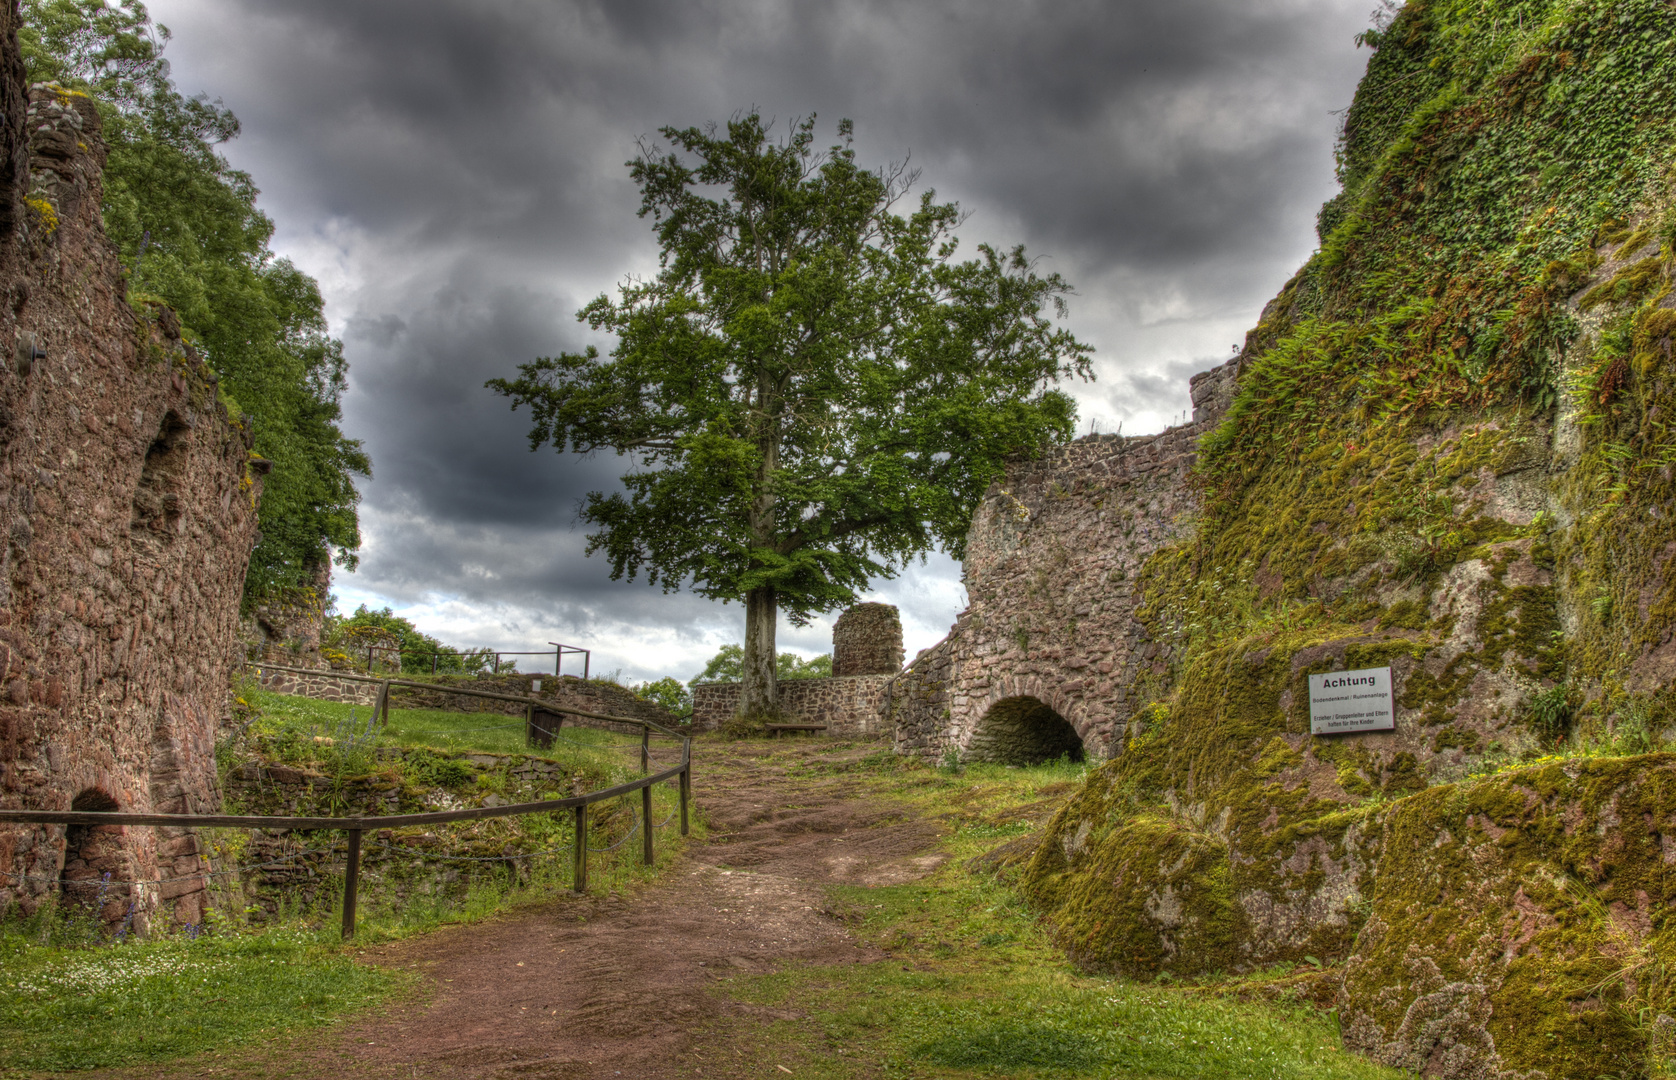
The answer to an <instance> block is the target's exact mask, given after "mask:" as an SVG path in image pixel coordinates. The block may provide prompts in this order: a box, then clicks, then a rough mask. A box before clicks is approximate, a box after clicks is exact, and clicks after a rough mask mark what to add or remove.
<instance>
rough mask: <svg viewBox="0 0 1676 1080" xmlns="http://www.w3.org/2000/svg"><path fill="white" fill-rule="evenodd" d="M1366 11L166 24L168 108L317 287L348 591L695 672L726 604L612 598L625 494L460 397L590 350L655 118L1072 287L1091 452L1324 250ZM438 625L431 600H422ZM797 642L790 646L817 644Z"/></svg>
mask: <svg viewBox="0 0 1676 1080" xmlns="http://www.w3.org/2000/svg"><path fill="white" fill-rule="evenodd" d="M1366 3H1367V0H1275V2H1271V3H1250V2H1231V0H1215V2H1208V0H1207V2H1202V3H1181V2H1179V0H1144V2H1130V3H1111V2H1104V3H1096V2H1074V0H1065V2H1057V3H1047V2H1035V3H1031V2H1001V0H997V2H992V3H976V2H972V0H914V2H905V0H902V2H890V3H886V2H866V0H845V2H829V3H794V2H792V0H695V2H684V3H671V2H649V0H599V2H593V3H588V2H581V0H572V2H564V0H492V2H485V0H453V2H442V0H429V2H426V0H357V2H356V3H348V4H346V3H342V2H341V0H290V2H285V3H274V2H271V0H267V2H257V0H158V2H156V3H154V4H153V5H152V8H153V13H154V14H155V15H156V16H157V18H158V19H159V20H160V21H162V22H165V23H168V24H169V25H171V27H172V28H173V29H174V30H175V33H176V39H175V41H174V43H173V44H172V45H171V46H170V51H169V55H170V57H171V59H172V60H173V61H174V64H175V75H176V78H177V81H178V82H179V84H180V85H181V87H182V89H183V90H185V91H186V92H188V93H193V92H198V91H207V92H209V93H211V94H213V95H218V96H220V97H222V98H223V99H225V101H226V102H227V104H228V105H230V106H231V107H232V108H233V109H234V110H235V111H236V112H237V113H238V115H239V116H240V118H241V119H242V120H243V121H244V135H243V136H242V137H241V139H239V140H238V141H237V142H236V143H234V144H232V145H230V146H229V147H228V148H227V152H228V155H229V157H230V158H231V159H232V160H233V161H234V162H235V163H236V164H238V165H239V166H240V167H242V168H246V169H248V170H249V171H250V172H251V173H252V174H253V175H254V176H255V178H256V180H257V182H258V184H259V185H260V186H261V187H262V188H263V191H264V195H263V205H264V206H265V207H266V208H267V209H268V211H269V212H270V213H271V214H272V215H273V216H274V218H275V219H276V221H277V222H278V225H279V233H278V236H277V238H276V245H277V246H278V247H279V248H280V249H281V250H282V251H284V252H286V253H287V254H290V255H292V256H293V257H294V258H296V259H297V261H298V262H299V263H300V264H301V265H302V266H303V267H304V268H305V269H307V270H309V271H310V272H312V273H315V274H316V275H318V276H319V277H320V278H321V280H322V284H323V286H324V287H325V289H326V292H327V294H328V297H329V301H330V311H331V315H332V317H333V318H334V320H335V325H336V327H337V328H338V330H339V332H340V333H342V334H343V336H344V339H345V343H346V347H347V350H348V355H349V357H350V361H351V364H352V373H351V383H352V390H351V393H350V394H349V396H348V398H347V399H346V402H345V407H346V412H347V424H348V427H349V429H350V431H351V433H352V434H354V435H357V436H359V437H361V438H363V439H365V440H366V442H367V446H368V449H369V450H370V451H371V453H372V455H373V459H374V463H375V470H376V474H377V475H376V479H375V480H374V481H373V482H371V483H369V484H368V485H366V487H365V503H364V507H363V511H364V513H363V518H364V522H365V526H366V533H367V537H368V542H367V547H366V551H365V553H364V557H363V563H362V569H361V571H360V572H359V573H358V574H355V575H352V576H349V575H345V576H341V577H340V580H339V585H340V587H342V588H344V589H345V590H346V591H347V593H348V594H353V595H355V596H366V597H371V598H373V599H375V600H376V599H377V598H379V597H385V598H388V599H390V600H392V601H395V602H398V603H403V604H411V605H416V606H415V607H414V608H413V610H416V611H423V612H424V613H425V614H426V615H427V617H430V618H433V619H435V620H438V621H439V624H440V625H441V626H442V628H444V629H446V630H449V632H452V633H455V634H457V635H464V637H462V638H461V640H465V638H467V637H469V638H471V639H472V640H483V641H492V643H494V644H501V645H511V644H513V643H515V642H524V641H535V640H542V639H540V637H539V635H541V634H554V633H558V634H565V633H569V634H573V635H590V636H591V637H590V640H593V641H596V642H603V643H606V644H604V645H602V648H604V649H605V651H607V652H609V651H611V650H613V649H614V650H616V651H617V655H618V656H619V659H620V662H621V664H622V666H624V667H625V668H626V669H628V672H629V673H630V674H631V675H637V676H638V675H648V674H657V673H660V672H662V671H663V670H664V669H666V668H667V669H668V670H669V671H670V672H673V673H677V674H690V672H688V671H686V670H685V669H686V668H688V667H691V666H692V665H691V658H692V657H695V656H697V657H699V658H700V659H701V658H702V654H707V653H708V652H710V651H713V649H714V645H715V644H718V643H720V642H721V641H725V640H732V639H735V638H737V636H738V633H737V629H736V628H735V625H734V624H736V623H737V622H739V621H740V618H741V616H740V615H739V612H738V609H737V608H732V607H730V608H720V607H718V606H717V605H714V604H710V603H708V602H705V601H702V600H698V599H696V598H693V597H691V596H686V595H683V596H674V597H664V596H661V595H660V594H659V593H657V592H656V591H655V590H650V589H646V588H644V587H643V586H641V585H624V584H621V583H613V582H611V581H609V579H608V576H607V575H608V571H607V568H606V567H605V566H603V565H602V564H601V563H600V562H599V560H598V559H593V560H584V559H583V557H582V554H581V552H582V548H583V546H584V544H585V538H584V534H583V532H582V531H581V530H579V529H576V528H574V527H573V518H574V511H575V507H576V504H577V501H578V499H579V498H580V497H581V495H582V494H583V493H584V492H586V491H588V490H591V489H597V488H600V487H608V486H610V485H611V484H612V482H613V481H614V478H615V477H616V476H617V475H618V474H619V472H620V471H621V467H622V465H623V462H622V461H621V459H617V458H614V457H611V456H609V455H605V456H601V457H598V458H595V459H592V460H588V461H580V460H577V459H574V458H561V457H559V456H557V455H554V454H553V453H552V452H551V451H543V452H541V453H538V454H531V453H529V451H528V449H527V446H526V443H525V438H524V436H525V433H526V431H527V419H528V418H527V414H523V413H520V414H512V413H509V412H508V411H507V407H506V403H505V401H504V400H502V399H500V398H498V397H495V396H494V395H492V394H490V393H489V392H487V391H485V390H484V389H483V388H482V386H483V381H484V380H485V379H487V378H489V377H492V376H496V375H506V374H510V373H512V372H513V371H514V369H515V368H516V365H518V364H519V363H523V362H527V361H528V360H530V359H532V358H533V357H535V356H538V355H550V354H553V353H557V352H561V351H571V350H576V349H580V348H582V347H583V346H585V345H586V344H589V343H593V344H598V345H601V346H602V347H603V348H607V349H608V348H609V347H610V342H608V341H603V340H599V339H597V338H595V337H593V336H592V335H591V334H590V333H589V331H588V330H587V328H586V327H585V326H581V325H579V324H578V323H577V322H576V321H575V319H574V317H573V316H574V312H575V309H576V308H577V307H578V306H579V305H580V304H581V303H584V302H586V301H587V300H588V299H590V298H592V297H593V296H594V295H597V294H598V293H599V292H601V291H604V290H608V289H611V288H613V287H614V285H615V284H616V283H617V282H618V281H620V280H621V279H622V278H623V277H624V276H625V275H627V274H631V273H648V272H651V271H652V270H653V269H655V261H656V251H655V247H654V245H653V243H652V239H651V236H650V230H649V229H648V227H647V223H646V222H645V221H643V220H640V219H637V218H636V217H635V209H636V207H637V205H638V195H637V193H636V192H635V190H634V189H633V187H632V185H631V184H630V182H629V180H628V177H627V172H626V170H625V169H624V167H623V163H624V161H625V160H626V159H627V158H629V157H630V156H632V154H633V153H634V150H635V141H636V138H637V137H640V136H645V135H652V136H653V137H656V131H657V129H658V128H660V127H662V126H664V125H666V124H667V125H676V126H686V125H702V124H704V123H707V122H711V121H725V120H726V119H727V118H728V116H730V115H732V114H733V113H735V112H737V111H738V110H740V109H742V108H747V107H750V106H757V107H760V108H761V109H762V110H763V112H764V113H765V114H768V115H771V116H774V117H776V118H778V120H779V122H780V125H781V130H784V127H785V125H786V124H787V123H789V121H790V120H791V119H792V118H794V117H796V116H799V115H803V114H807V113H809V112H811V111H816V112H818V113H819V114H820V116H821V134H822V137H823V138H825V137H830V136H831V133H832V131H833V127H832V125H833V124H834V123H835V122H836V121H837V119H838V118H840V117H850V118H853V119H854V120H855V121H856V124H857V133H858V139H857V142H858V149H859V151H860V154H861V156H862V158H863V160H864V161H867V162H869V163H876V164H883V163H885V162H887V161H892V160H900V159H902V158H903V157H905V156H909V155H911V159H912V162H913V164H914V165H915V166H917V167H919V168H921V169H922V170H923V177H922V186H930V187H934V188H935V189H936V190H937V192H938V195H939V197H942V198H953V199H958V200H959V201H960V202H961V203H962V205H963V206H964V207H965V208H966V209H967V210H968V211H969V212H971V214H972V217H971V218H970V220H969V221H968V223H967V225H966V227H965V228H964V229H963V230H962V236H963V238H964V239H965V241H966V245H965V250H966V251H968V252H969V251H970V250H971V248H972V245H973V244H975V243H976V242H978V241H980V240H981V241H988V242H993V243H999V244H1005V245H1010V244H1012V243H1016V242H1024V243H1026V244H1027V245H1028V247H1029V249H1030V250H1031V252H1032V253H1034V254H1037V255H1041V256H1045V258H1044V261H1043V263H1042V266H1043V268H1044V269H1049V270H1056V271H1059V272H1061V273H1063V274H1064V275H1065V276H1066V277H1067V278H1068V279H1069V280H1070V281H1072V282H1073V283H1074V284H1075V285H1076V286H1077V287H1078V291H1079V295H1078V297H1077V298H1076V299H1075V301H1074V303H1073V308H1072V321H1071V326H1072V328H1073V329H1074V330H1075V331H1076V332H1077V333H1078V334H1079V336H1081V337H1083V338H1084V339H1085V340H1088V341H1090V342H1091V343H1093V344H1094V345H1096V346H1097V347H1098V349H1099V357H1098V359H1097V362H1096V367H1097V370H1098V372H1099V375H1100V379H1099V381H1097V382H1096V383H1094V384H1092V385H1079V386H1077V387H1074V388H1073V392H1074V393H1075V394H1076V396H1077V397H1078V400H1079V402H1081V404H1082V406H1083V412H1084V421H1083V428H1084V430H1086V429H1087V427H1088V425H1089V424H1090V423H1098V424H1099V425H1100V427H1101V429H1102V430H1108V431H1109V430H1112V429H1113V428H1114V427H1115V426H1116V424H1117V423H1118V422H1120V421H1121V422H1124V423H1125V424H1126V425H1127V426H1126V430H1129V431H1133V432H1137V433H1138V432H1140V431H1143V430H1148V429H1152V428H1156V427H1157V426H1159V425H1161V424H1163V423H1166V422H1168V421H1169V420H1170V419H1171V418H1172V417H1174V416H1177V415H1179V413H1180V412H1181V411H1182V410H1183V409H1184V408H1186V406H1187V401H1186V376H1187V375H1188V374H1190V373H1191V372H1192V371H1195V370H1200V369H1202V368H1203V367H1207V366H1209V365H1210V364H1213V363H1216V362H1220V360H1221V359H1222V358H1223V357H1224V356H1225V355H1227V354H1226V351H1225V350H1226V349H1227V346H1228V343H1229V342H1233V341H1236V340H1238V339H1239V337H1240V336H1241V335H1242V334H1243V331H1244V330H1245V328H1246V327H1247V326H1248V325H1249V323H1250V322H1251V321H1252V320H1253V319H1254V317H1255V315H1256V312H1257V309H1258V308H1259V307H1260V306H1261V304H1262V302H1263V301H1264V300H1265V299H1267V297H1268V296H1269V295H1271V294H1272V293H1273V292H1274V291H1275V289H1276V288H1277V287H1278V286H1279V285H1280V283H1281V282H1282V281H1283V280H1284V279H1285V277H1286V275H1287V274H1288V273H1290V272H1291V270H1292V269H1294V267H1295V266H1296V264H1297V263H1298V262H1299V261H1300V260H1301V259H1302V258H1303V257H1304V256H1305V255H1307V253H1308V251H1309V250H1310V248H1311V247H1312V246H1313V240H1314V238H1313V235H1312V234H1311V231H1310V226H1311V222H1312V220H1313V214H1314V211H1315V208H1316V206H1318V205H1319V203H1320V201H1321V199H1322V198H1324V197H1325V196H1327V195H1329V194H1330V193H1331V191H1332V175H1331V144H1332V134H1333V128H1334V117H1333V115H1332V110H1334V109H1341V108H1342V107H1343V106H1344V105H1345V104H1347V103H1348V100H1349V94H1350V91H1351V89H1352V87H1353V85H1354V80H1355V77H1356V75H1357V74H1358V73H1359V70H1360V67H1361V65H1362V58H1360V57H1358V56H1357V55H1356V54H1355V51H1354V49H1353V48H1352V46H1351V37H1352V35H1353V34H1354V33H1355V32H1356V30H1357V29H1359V28H1360V26H1361V25H1362V24H1363V22H1364V21H1365V14H1366V12H1365V8H1366ZM879 588H880V595H882V596H888V597H892V598H895V599H898V600H900V602H902V603H903V605H904V607H905V614H906V615H907V616H908V618H909V619H910V621H911V622H913V625H914V626H915V627H917V629H913V630H911V631H910V636H911V637H913V636H914V635H919V638H920V639H919V640H917V641H913V642H911V645H910V651H912V649H913V648H915V647H918V646H922V645H925V644H929V643H930V640H932V639H934V638H935V637H936V636H938V635H940V633H941V632H942V628H943V627H946V625H947V623H948V621H949V618H950V617H951V616H952V615H953V613H954V609H955V608H957V607H958V605H959V602H960V596H959V587H958V568H957V567H954V566H953V565H952V564H950V563H948V562H947V560H943V559H933V560H932V562H931V563H930V564H928V565H927V566H925V567H921V568H915V569H914V570H913V571H912V572H911V573H910V574H909V575H908V576H907V577H906V578H904V579H903V580H902V581H898V582H894V583H880V586H879ZM426 605H429V606H426ZM822 634H824V629H822V628H820V627H816V628H813V629H811V630H808V631H802V632H798V633H795V634H793V635H792V639H791V640H792V641H793V642H794V644H796V645H798V646H799V647H804V648H809V649H820V648H824V640H823V639H822V637H821V635H822Z"/></svg>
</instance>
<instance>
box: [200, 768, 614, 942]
mask: <svg viewBox="0 0 1676 1080" xmlns="http://www.w3.org/2000/svg"><path fill="white" fill-rule="evenodd" d="M437 758H438V755H435V754H432V753H430V752H429V751H424V750H404V749H396V748H390V747H386V748H383V749H381V750H379V751H378V753H377V757H376V760H375V763H374V764H373V766H372V768H371V769H370V770H369V771H368V772H367V773H365V774H364V775H358V776H344V777H339V776H330V775H324V774H322V773H321V772H319V771H317V770H316V768H313V767H310V766H307V765H299V764H283V763H280V762H277V761H270V760H267V759H265V758H262V757H260V756H258V757H256V758H253V759H251V760H248V761H245V762H244V763H242V764H240V765H238V766H236V767H234V768H233V769H232V770H231V771H230V772H229V774H228V776H227V789H226V791H227V803H228V807H229V809H230V810H232V811H234V812H237V813H248V814H265V815H273V816H285V817H291V816H304V817H307V816H313V815H327V816H338V815H343V814H349V813H354V814H361V815H364V816H367V817H380V816H384V815H389V814H408V813H430V812H435V811H438V810H453V809H460V808H462V807H476V806H502V805H505V804H507V803H513V802H529V801H533V800H535V799H541V798H560V797H565V796H569V795H573V794H577V793H578V792H579V790H580V788H579V787H578V785H579V784H580V783H581V778H580V777H576V776H574V775H572V774H571V773H570V772H569V771H568V770H567V769H566V768H565V767H564V766H563V765H562V764H560V763H559V762H555V761H549V760H546V759H543V758H540V757H533V756H528V755H523V754H463V755H452V756H450V757H449V758H447V759H444V761H445V765H444V767H443V769H442V770H440V771H439V769H438V762H437ZM630 802H631V803H632V804H633V805H634V806H638V805H639V802H638V800H630ZM614 815H615V817H614ZM590 816H591V817H592V819H593V820H594V821H596V822H600V823H602V825H604V827H606V828H611V829H616V830H626V829H627V828H628V827H630V820H629V814H628V812H625V811H624V810H622V809H620V808H619V807H618V806H617V805H616V804H612V805H610V806H596V807H594V808H593V810H592V811H591V812H590ZM617 818H620V819H621V820H620V823H619V821H618V820H616V819H617ZM529 821H530V819H529V818H526V817H515V818H510V819H507V820H506V824H507V826H509V827H508V828H505V829H500V830H497V831H496V832H494V833H493V834H491V835H481V834H478V833H475V832H474V831H473V830H471V829H469V828H460V827H457V826H448V825H444V826H412V827H408V828H404V829H376V830H369V831H368V832H367V834H366V840H365V844H364V847H363V848H362V856H361V879H360V880H361V904H362V906H363V909H364V910H365V911H367V912H369V913H370V912H376V911H378V910H380V909H387V908H390V907H398V906H400V905H403V904H406V903H410V902H412V901H414V900H417V899H420V898H424V899H425V900H426V902H436V901H437V900H455V899H459V898H462V897H463V896H465V895H466V894H467V893H468V892H469V890H470V889H471V887H472V886H473V885H478V884H489V883H496V884H501V885H504V884H506V883H508V882H509V880H511V878H512V877H513V876H515V877H516V880H517V881H518V882H519V883H527V882H528V880H529V877H530V875H531V873H532V870H534V871H536V872H541V871H543V870H545V871H546V872H555V871H556V872H558V873H560V874H565V873H568V860H569V851H568V849H565V850H562V851H560V852H557V853H553V854H549V855H545V856H541V857H539V858H538V859H529V858H518V857H516V856H519V855H523V854H524V853H527V852H529V851H531V850H539V849H541V848H552V847H555V846H558V847H563V844H562V843H560V844H554V843H553V842H552V840H551V838H550V837H548V838H546V839H545V840H544V841H538V840H537V839H536V836H537V835H545V834H541V833H539V832H537V833H532V832H531V831H530V830H529V829H528V828H527V825H528V823H529ZM607 823H608V824H607ZM228 833H231V834H232V838H231V839H228V838H227V836H228ZM221 835H222V837H223V838H222V839H221V840H219V841H216V842H214V847H213V849H212V851H211V852H210V855H211V862H212V864H213V865H214V867H215V869H216V871H217V872H219V873H220V874H222V876H221V877H220V878H219V879H218V880H217V888H216V893H217V895H216V898H215V899H216V904H217V906H219V907H221V908H223V909H226V910H230V911H243V912H245V913H246V914H247V916H248V917H249V918H250V919H251V920H252V921H254V922H266V921H269V920H271V919H274V918H277V917H279V915H280V913H281V912H282V911H285V910H287V909H291V910H299V909H300V910H302V911H310V912H319V911H321V910H322V909H323V908H329V907H330V906H331V905H332V904H334V903H336V902H337V900H338V899H339V896H340V893H341V890H342V886H343V858H344V856H343V839H342V835H341V834H331V833H320V832H316V831H309V830H292V829H252V830H249V831H248V832H245V831H243V830H240V831H238V832H236V833H235V832H233V831H232V830H228V831H227V832H226V833H223V834H221ZM239 867H253V869H250V870H247V871H246V872H244V873H240V874H232V873H229V871H231V870H234V869H235V868H239Z"/></svg>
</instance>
